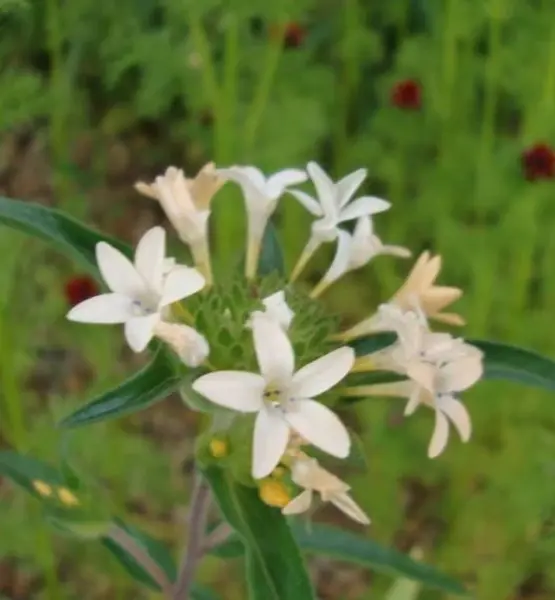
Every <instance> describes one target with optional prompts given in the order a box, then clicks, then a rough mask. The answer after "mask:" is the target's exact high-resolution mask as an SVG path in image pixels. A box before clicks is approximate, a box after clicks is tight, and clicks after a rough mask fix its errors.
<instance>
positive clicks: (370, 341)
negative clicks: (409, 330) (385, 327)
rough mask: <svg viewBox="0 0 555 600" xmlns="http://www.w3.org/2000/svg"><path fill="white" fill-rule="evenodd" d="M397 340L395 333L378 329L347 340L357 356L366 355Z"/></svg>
mask: <svg viewBox="0 0 555 600" xmlns="http://www.w3.org/2000/svg"><path fill="white" fill-rule="evenodd" d="M396 340H397V335H396V334H395V333H392V332H391V331H380V332H379V333H374V334H372V335H367V336H364V337H362V338H358V339H356V340H352V341H350V342H348V345H349V346H351V348H353V350H354V351H355V354H356V355H357V356H366V355H367V354H372V353H374V352H377V351H378V350H383V349H384V348H387V347H388V346H391V344H394V343H395V341H396Z"/></svg>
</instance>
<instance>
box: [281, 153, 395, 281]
mask: <svg viewBox="0 0 555 600" xmlns="http://www.w3.org/2000/svg"><path fill="white" fill-rule="evenodd" d="M307 171H308V174H309V175H310V178H311V179H312V182H313V183H314V187H315V188H316V193H317V198H313V197H312V196H310V195H309V194H307V193H306V192H303V191H301V190H290V193H291V194H292V195H293V196H294V197H295V198H296V199H297V200H298V201H299V202H300V203H301V204H302V205H303V206H304V207H305V208H306V209H307V210H308V211H309V212H310V213H311V214H312V215H314V216H315V217H318V218H317V219H316V220H315V221H314V222H313V224H312V233H311V237H310V239H309V241H308V243H307V245H306V247H305V249H304V251H303V253H302V255H301V258H300V259H299V261H298V263H297V265H296V267H295V269H294V270H293V274H292V275H291V279H292V280H294V279H296V277H297V276H298V275H299V274H300V272H301V270H302V269H303V268H304V266H305V265H306V263H307V262H308V260H310V258H311V257H312V255H313V254H314V252H316V250H317V249H318V248H319V247H320V245H321V244H323V243H325V242H332V241H334V240H335V239H337V237H338V236H339V235H340V232H341V230H340V229H339V227H338V226H339V224H340V223H344V222H346V221H352V220H354V219H358V218H360V217H364V216H370V215H374V214H377V213H380V212H383V211H386V210H388V209H389V208H390V206H391V204H390V203H389V202H387V201H386V200H382V199H381V198H376V197H375V196H362V197H360V198H357V199H356V200H353V201H351V200H352V197H353V195H354V194H355V192H356V191H357V189H358V188H359V187H360V185H361V184H362V182H363V181H364V179H365V178H366V169H358V170H357V171H355V172H354V173H351V174H349V175H347V176H346V177H344V178H343V179H341V180H340V181H338V182H334V181H332V180H331V179H330V177H329V176H328V175H327V173H325V171H324V170H323V169H322V168H321V167H320V166H319V165H318V164H317V163H315V162H309V163H308V165H307Z"/></svg>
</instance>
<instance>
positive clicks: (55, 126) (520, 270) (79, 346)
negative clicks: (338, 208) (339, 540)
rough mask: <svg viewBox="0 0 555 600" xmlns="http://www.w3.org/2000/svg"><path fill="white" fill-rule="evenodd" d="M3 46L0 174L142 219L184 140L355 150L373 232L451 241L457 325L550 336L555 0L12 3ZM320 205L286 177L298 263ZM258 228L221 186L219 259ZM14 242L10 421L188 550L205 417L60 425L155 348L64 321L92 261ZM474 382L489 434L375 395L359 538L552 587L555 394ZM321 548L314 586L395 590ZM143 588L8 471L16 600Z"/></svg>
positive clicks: (329, 154)
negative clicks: (195, 452)
mask: <svg viewBox="0 0 555 600" xmlns="http://www.w3.org/2000/svg"><path fill="white" fill-rule="evenodd" d="M0 61H1V63H0V64H1V71H0V194H2V195H5V196H9V197H14V198H20V199H23V200H33V201H38V202H41V203H44V204H46V205H49V206H50V205H55V206H57V207H59V208H62V209H63V210H66V211H68V212H69V213H71V214H72V215H74V216H76V217H79V218H82V219H86V220H87V222H89V223H91V224H94V225H96V226H98V227H102V228H103V229H105V230H107V231H109V232H110V233H112V234H115V235H119V236H120V237H122V238H123V239H125V240H127V241H130V242H134V241H136V240H137V238H138V237H139V236H140V234H141V233H142V232H143V231H144V230H145V229H147V228H148V227H149V226H151V225H152V224H154V223H157V222H163V215H162V214H161V212H160V211H159V209H158V207H157V206H156V205H155V204H154V203H153V202H152V201H150V200H148V199H145V198H142V197H140V196H139V195H138V194H137V193H136V192H135V191H134V190H133V187H132V186H133V183H134V182H135V181H137V180H138V179H147V180H149V179H150V177H151V176H153V175H155V174H157V173H159V172H161V170H162V169H164V168H165V167H166V166H167V165H169V164H175V165H177V166H182V167H184V168H185V169H186V172H187V173H194V172H195V171H196V170H197V169H198V168H199V167H200V166H202V164H204V163H205V162H207V161H208V160H212V159H213V160H215V161H216V162H217V164H218V165H222V166H223V165H226V164H231V163H239V164H250V163H252V164H256V165H258V166H260V167H261V168H262V169H264V170H266V171H268V172H271V171H272V170H277V169H280V168H284V167H290V166H303V165H304V164H305V163H306V161H307V160H311V159H316V160H318V161H319V162H321V163H322V164H323V165H325V167H326V168H328V169H329V170H330V171H331V172H332V173H333V174H334V175H335V176H336V177H339V176H342V175H344V174H346V173H347V172H349V171H351V170H354V169H355V168H358V167H361V166H364V167H367V168H368V170H369V179H368V182H367V184H366V191H367V192H371V193H373V194H376V195H381V196H383V197H385V198H387V199H389V200H391V201H392V203H393V208H392V209H391V210H390V211H389V212H388V213H385V214H383V215H379V216H378V217H376V219H375V223H376V229H377V233H378V234H379V235H380V236H381V237H382V239H384V241H386V242H387V243H398V244H403V245H406V246H409V247H410V248H411V249H412V250H413V251H414V253H415V254H417V253H418V252H419V251H421V250H423V249H425V248H429V249H430V250H432V251H435V252H439V253H441V254H442V255H443V256H444V271H443V273H442V275H441V281H442V282H443V283H447V284H450V285H457V286H460V287H462V288H464V290H465V295H464V298H463V299H462V300H461V301H460V302H459V303H458V305H457V309H459V311H460V312H461V313H462V314H463V315H464V316H465V317H466V318H467V320H468V327H467V328H466V330H465V334H467V335H473V336H483V337H486V336H488V337H494V338H497V339H500V340H503V341H511V342H514V343H518V344H521V345H524V346H529V347H533V348H536V349H538V350H541V351H544V352H546V353H547V354H552V355H553V354H555V342H554V341H553V331H554V328H553V322H554V320H553V319H554V314H555V309H554V308H553V307H554V305H555V236H554V235H551V231H552V229H553V228H554V227H555V203H554V198H553V190H554V188H553V186H554V182H553V180H552V178H553V176H554V175H555V158H554V155H553V152H552V150H551V149H550V147H549V142H550V140H553V139H554V136H555V3H553V2H552V1H551V0H527V1H526V2H524V1H522V0H518V1H517V0H482V1H480V2H478V1H476V0H443V1H440V0H390V1H388V2H383V1H382V2H377V1H372V0H343V1H342V2H337V1H336V2H331V1H330V0H319V1H318V2H317V1H316V0H295V1H293V0H274V1H273V2H262V1H260V0H236V1H234V2H223V1H221V0H204V1H203V2H198V0H197V1H193V0H118V2H102V1H98V0H72V2H64V1H62V0H0ZM542 145H543V146H542ZM228 188H229V189H228ZM309 222H310V220H309V217H308V215H307V214H305V213H304V211H303V209H302V208H301V207H299V206H298V205H297V204H296V203H295V201H294V200H293V199H292V198H291V197H286V198H284V199H283V201H282V202H281V205H280V209H279V225H280V231H281V237H282V241H283V243H284V247H285V250H286V255H287V260H288V264H289V265H290V266H291V265H292V263H293V261H294V260H295V258H296V256H297V255H298V252H299V251H300V249H301V248H302V246H303V245H304V243H305V241H306V238H307V235H308V230H309ZM243 230H244V216H243V210H242V204H241V199H240V196H239V194H238V192H237V191H236V190H233V188H232V186H227V187H226V188H224V190H223V191H222V192H221V193H220V195H219V196H218V198H217V199H216V201H215V205H214V244H215V247H216V251H217V253H218V256H220V257H226V259H227V260H223V259H222V260H221V261H220V263H219V265H218V266H219V268H220V269H225V268H226V267H227V266H229V260H230V258H229V257H231V256H233V255H237V253H239V252H240V251H241V247H242V243H243V241H242V240H243ZM329 252H331V250H329V249H328V254H327V255H326V253H325V252H323V253H322V255H320V256H319V258H318V260H316V261H315V262H314V265H313V267H312V272H311V273H308V274H307V275H308V277H309V278H310V279H311V280H314V281H316V280H317V276H318V272H319V271H320V272H321V269H322V268H324V267H325V266H326V265H327V264H328V261H329V257H330V254H329ZM0 264H1V267H0V384H1V387H0V401H1V404H0V409H1V413H0V439H1V442H2V444H3V445H4V446H15V447H18V448H20V449H24V450H28V451H30V452H33V453H35V454H36V455H37V456H39V457H42V458H47V459H52V460H56V459H57V458H58V456H59V448H60V444H61V443H62V442H63V443H64V444H66V445H68V446H69V447H70V449H71V452H72V454H73V456H74V457H75V462H76V463H77V465H78V466H79V467H81V468H82V469H84V470H85V471H88V472H89V473H90V474H91V477H94V478H96V479H97V480H99V481H101V482H102V483H103V485H104V486H105V488H106V491H107V494H109V496H110V498H111V500H112V501H113V502H115V503H116V504H118V505H119V506H121V508H122V510H125V511H126V512H127V513H129V514H130V515H131V516H132V519H134V520H136V521H137V522H138V523H141V524H142V525H143V526H145V527H146V528H147V529H148V530H149V531H151V532H152V533H153V534H155V535H157V536H159V537H161V538H163V539H166V540H167V541H168V542H169V543H171V544H173V545H174V546H175V547H176V548H177V547H178V545H179V538H180V534H181V530H182V523H183V515H184V510H185V508H186V503H187V496H188V493H189V480H188V478H187V473H188V472H189V471H190V457H191V450H192V444H193V436H194V432H195V419H194V417H193V416H191V415H190V414H188V413H187V412H186V411H185V410H184V408H183V407H182V405H181V404H180V402H179V400H178V399H176V398H172V399H169V400H168V401H167V402H165V403H163V404H161V405H158V406H157V407H155V408H153V409H150V410H148V411H146V412H145V413H142V414H140V415H135V416H132V417H129V418H126V419H123V420H121V421H118V422H116V423H109V424H106V425H95V426H93V427H90V428H87V429H83V430H78V431H77V432H76V433H75V434H72V436H71V437H70V438H64V439H62V436H61V433H60V432H59V431H58V430H56V428H55V424H56V422H57V420H58V419H59V418H60V417H61V416H63V415H65V414H67V413H68V412H70V411H71V410H72V409H73V408H75V407H77V406H79V405H80V404H82V403H83V402H84V401H85V400H86V399H87V398H90V397H91V396H92V395H93V394H94V393H96V392H98V391H100V390H103V389H105V388H107V387H108V386H110V385H112V384H114V383H116V382H118V381H120V380H121V379H123V378H124V377H125V376H126V374H128V373H131V372H132V371H134V370H136V369H137V368H138V366H139V365H140V364H142V362H143V360H144V357H136V356H131V354H130V352H129V351H127V350H126V349H125V348H124V347H123V343H122V336H121V332H120V331H119V329H118V328H111V327H106V328H101V327H100V328H96V327H87V326H81V325H75V324H71V323H68V322H66V321H65V319H64V315H65V313H66V311H67V309H68V297H67V291H66V287H67V284H68V282H70V281H71V278H72V277H74V276H76V275H81V273H78V272H76V271H75V266H74V265H73V264H71V263H69V262H68V261H67V260H66V259H64V258H63V257H61V256H60V255H57V254H55V253H53V252H52V251H51V250H50V249H49V248H46V247H45V246H43V245H42V244H39V243H38V242H35V241H33V240H31V239H29V238H26V237H23V236H21V235H20V234H16V233H12V232H11V231H9V230H7V229H1V230H0ZM408 268H409V264H408V263H403V262H402V261H396V260H394V259H390V258H386V257H384V258H379V259H377V260H376V262H374V263H372V264H371V265H369V266H368V267H366V268H365V269H363V270H362V271H361V272H358V273H356V274H352V275H349V276H348V278H346V279H345V280H344V281H342V282H341V284H339V285H337V286H335V287H334V288H333V289H332V290H331V291H330V293H329V294H327V296H326V300H327V301H328V303H329V306H330V308H331V309H334V310H335V309H341V311H343V312H344V313H346V314H348V315H349V318H350V320H354V319H355V318H357V317H362V316H366V315H367V314H369V313H370V312H371V311H372V310H373V309H374V308H375V306H376V305H377V304H378V303H379V302H380V301H383V300H385V299H387V298H388V297H389V296H390V295H391V294H392V292H393V291H394V290H395V289H396V287H397V286H398V285H399V283H400V282H401V281H402V279H403V277H404V275H405V274H406V273H407V271H408ZM465 400H466V402H467V404H468V406H469V409H470V412H471V415H472V418H473V423H474V431H475V432H474V436H473V439H472V440H471V443H470V444H468V445H467V446H462V445H461V444H460V443H459V442H458V441H457V440H453V442H452V443H451V444H450V446H449V448H448V450H447V451H446V452H445V454H444V455H442V456H441V457H440V458H439V459H437V460H435V461H429V460H428V459H427V458H426V447H427V442H428V437H429V435H430V433H431V429H432V427H433V423H432V417H431V414H430V413H428V412H426V411H422V412H419V413H418V415H417V416H415V417H413V418H411V419H409V420H407V421H404V420H403V419H402V418H401V417H400V415H401V414H402V406H401V405H400V404H398V403H397V402H396V401H391V400H378V399H376V400H367V401H365V402H363V403H361V404H359V405H358V409H357V421H358V427H359V429H360V431H362V432H363V439H364V441H365V445H366V450H367V454H368V460H369V472H368V473H363V474H361V473H353V476H352V482H353V486H354V489H355V492H354V493H355V497H356V498H357V499H359V500H360V501H361V504H362V505H363V506H364V508H365V509H366V510H367V511H368V512H369V514H370V515H371V516H372V519H373V524H372V526H371V527H370V528H369V530H368V535H369V536H372V537H373V538H375V539H377V540H379V541H381V542H383V543H385V544H388V545H396V546H397V547H398V548H401V549H402V550H404V551H408V550H409V549H411V548H413V547H415V546H418V547H421V548H422V549H423V550H424V558H425V560H427V561H428V562H430V563H432V564H434V565H436V566H438V567H440V568H442V569H444V570H446V571H448V572H449V573H450V574H452V575H454V576H457V577H459V578H460V579H461V580H463V581H464V582H465V583H467V584H468V586H469V587H470V588H471V589H472V590H473V591H475V593H476V598H479V599H480V600H504V599H507V600H509V599H510V600H525V599H527V600H547V599H548V598H553V597H555V567H554V564H555V538H554V533H555V532H554V531H553V517H554V515H555V480H554V476H555V460H554V457H555V436H554V431H555V418H554V416H553V415H554V411H553V408H552V407H553V398H551V397H549V396H548V395H547V394H545V393H539V392H532V391H529V390H527V389H524V388H520V387H516V386H510V385H501V384H492V383H483V384H480V385H478V386H477V389H474V390H472V391H471V392H470V393H468V394H466V395H465ZM184 475H185V476H184ZM99 501H100V500H99ZM321 514H322V515H323V517H324V518H331V519H336V520H337V521H338V522H342V523H343V521H341V517H338V516H337V515H334V514H333V513H329V512H328V511H327V510H324V511H322V513H321ZM346 526H349V525H348V524H346ZM311 568H312V571H313V575H314V578H315V580H316V581H317V582H318V590H319V595H320V598H321V599H322V600H342V599H345V600H354V599H357V600H359V599H360V600H368V599H370V598H372V599H373V598H381V597H382V595H383V590H384V589H386V588H387V585H389V581H388V580H387V579H385V578H382V577H378V576H374V575H372V574H368V573H363V572H362V571H359V570H357V569H356V568H351V567H349V568H347V567H345V566H342V565H339V564H334V563H330V562H328V561H317V562H314V563H313V564H312V567H311ZM202 577H203V578H204V579H205V580H206V581H210V582H213V583H214V585H215V587H216V588H217V589H219V590H220V591H221V592H222V597H223V598H225V599H226V600H227V599H228V598H229V599H230V600H235V599H240V598H242V597H244V596H243V588H242V585H243V584H242V582H241V577H242V575H241V570H240V569H239V568H238V567H237V566H236V565H234V564H233V563H229V564H225V565H224V564H222V563H218V562H217V561H216V560H215V559H210V560H208V561H206V563H205V564H204V566H203V570H202ZM141 594H143V595H141ZM145 594H146V593H144V592H142V591H137V590H136V589H135V587H134V584H133V582H131V581H130V580H128V579H127V578H126V576H125V575H124V574H122V573H121V572H120V571H119V568H118V566H117V565H115V564H113V563H112V562H111V560H110V558H109V557H108V556H107V555H105V554H104V553H103V551H102V549H100V548H97V547H96V546H94V544H93V545H86V544H78V543H77V542H75V541H72V540H64V539H63V538H59V537H53V536H52V535H51V533H50V532H49V531H48V530H47V529H46V528H45V526H44V525H43V524H42V523H41V519H40V515H39V513H38V510H37V507H36V506H35V505H34V504H33V503H32V501H27V500H26V499H24V498H23V497H22V496H21V495H20V494H18V493H17V492H15V491H14V490H13V488H12V487H11V486H8V485H7V483H5V482H2V481H1V480H0V597H2V598H10V599H17V600H24V599H27V598H29V599H48V600H66V599H67V600H69V599H72V598H76V597H81V598H86V599H87V600H89V599H90V600H93V599H102V598H110V599H114V600H120V599H121V600H123V599H126V598H134V599H138V598H145V599H146V598H154V596H152V595H151V596H148V595H145ZM420 597H421V598H422V599H434V598H435V599H438V598H444V597H445V596H441V595H439V594H438V593H437V592H429V591H424V592H423V593H422V594H421V596H420Z"/></svg>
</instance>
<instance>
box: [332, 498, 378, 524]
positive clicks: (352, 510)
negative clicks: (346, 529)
mask: <svg viewBox="0 0 555 600" xmlns="http://www.w3.org/2000/svg"><path fill="white" fill-rule="evenodd" d="M329 502H331V503H332V504H333V505H334V506H335V507H336V508H338V509H339V510H340V511H341V512H343V513H345V514H346V515H347V516H348V517H350V518H351V519H353V521H356V522H357V523H361V524H362V525H370V519H369V517H368V515H367V514H366V513H365V512H364V511H363V510H362V508H360V506H359V505H358V504H357V503H356V502H355V501H354V500H353V499H352V498H351V496H350V495H349V494H348V493H344V494H336V495H334V496H331V497H330V498H329Z"/></svg>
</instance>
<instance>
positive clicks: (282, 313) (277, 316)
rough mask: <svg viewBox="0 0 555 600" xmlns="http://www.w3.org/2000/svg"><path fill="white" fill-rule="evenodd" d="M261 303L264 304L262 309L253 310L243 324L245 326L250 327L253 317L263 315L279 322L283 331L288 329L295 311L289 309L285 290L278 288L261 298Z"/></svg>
mask: <svg viewBox="0 0 555 600" xmlns="http://www.w3.org/2000/svg"><path fill="white" fill-rule="evenodd" d="M262 304H264V311H260V310H255V311H254V312H253V313H252V315H251V317H250V319H249V320H248V321H247V323H246V324H245V326H246V327H248V328H251V327H252V320H253V318H257V317H259V316H265V317H268V318H270V319H273V320H274V321H276V323H279V325H280V326H281V328H282V329H283V330H284V331H287V330H288V329H289V326H290V325H291V321H292V320H293V317H294V316H295V313H294V312H293V311H292V310H291V307H290V306H289V305H288V304H287V300H286V298H285V292H284V291H283V290H280V291H279V292H276V293H275V294H272V295H271V296H268V297H266V298H264V299H263V300H262Z"/></svg>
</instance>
